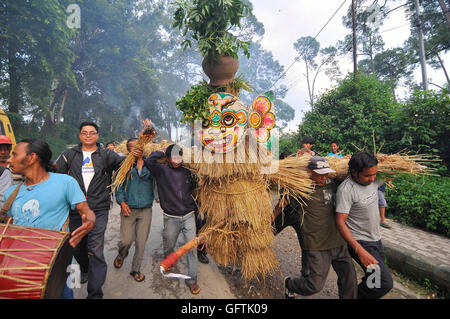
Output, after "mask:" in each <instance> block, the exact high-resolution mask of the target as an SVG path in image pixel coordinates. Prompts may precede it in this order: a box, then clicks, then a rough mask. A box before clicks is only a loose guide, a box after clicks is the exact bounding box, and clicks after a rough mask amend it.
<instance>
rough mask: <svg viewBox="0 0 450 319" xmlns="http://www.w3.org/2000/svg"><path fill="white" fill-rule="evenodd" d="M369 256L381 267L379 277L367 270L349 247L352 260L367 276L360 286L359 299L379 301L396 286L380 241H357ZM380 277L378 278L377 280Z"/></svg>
mask: <svg viewBox="0 0 450 319" xmlns="http://www.w3.org/2000/svg"><path fill="white" fill-rule="evenodd" d="M357 242H358V243H359V244H360V245H361V246H362V247H363V248H364V249H365V250H367V252H368V253H369V254H371V255H372V256H373V257H374V258H375V259H376V260H377V261H378V265H379V266H380V269H379V276H378V273H375V272H374V271H372V270H367V268H366V267H364V265H363V264H362V263H361V261H360V260H359V258H358V255H356V252H355V251H354V250H353V249H352V248H351V247H350V246H349V252H350V255H351V256H352V258H353V259H354V260H355V261H356V262H357V263H358V264H359V265H360V266H361V268H362V269H363V271H364V273H365V276H364V277H363V278H362V281H361V283H360V284H359V285H358V299H379V298H381V297H383V296H384V295H385V294H387V293H388V292H389V291H390V290H391V289H392V288H393V286H394V282H393V280H392V276H391V273H390V272H389V268H388V267H387V266H386V264H385V263H384V248H383V245H382V243H381V240H379V241H362V240H358V241H357ZM377 277H378V278H377Z"/></svg>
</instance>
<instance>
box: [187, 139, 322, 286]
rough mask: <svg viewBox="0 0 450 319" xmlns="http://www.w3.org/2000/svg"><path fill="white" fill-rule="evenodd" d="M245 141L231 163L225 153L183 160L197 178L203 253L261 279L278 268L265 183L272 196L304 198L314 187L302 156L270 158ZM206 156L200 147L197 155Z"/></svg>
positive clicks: (270, 156) (268, 193)
mask: <svg viewBox="0 0 450 319" xmlns="http://www.w3.org/2000/svg"><path fill="white" fill-rule="evenodd" d="M250 145H252V143H251V142H250V143H249V142H248V141H247V145H245V143H244V146H245V147H241V148H239V147H238V148H237V150H235V152H236V153H235V154H234V158H233V159H234V162H231V163H230V154H229V153H227V154H226V155H223V154H222V155H220V156H223V158H221V157H216V158H215V159H216V160H217V159H219V162H217V161H215V162H209V163H208V162H207V163H204V162H202V163H200V162H195V161H194V162H193V163H186V164H185V166H187V167H189V168H190V169H191V170H192V171H193V172H194V173H195V174H196V175H197V176H198V179H199V192H198V196H197V198H196V199H197V201H198V203H199V213H200V215H201V216H206V224H205V225H204V227H203V228H202V230H201V233H204V232H208V234H207V235H206V236H205V241H206V243H207V247H208V253H209V254H210V255H211V256H212V257H213V258H214V260H215V261H216V262H217V263H218V264H220V265H225V266H227V265H229V264H233V265H237V266H240V267H241V273H242V276H243V278H244V279H245V280H247V281H248V280H252V279H264V278H265V276H266V275H267V274H271V273H274V272H275V271H280V268H279V264H278V261H277V259H276V256H275V254H274V252H273V250H272V243H273V239H274V233H273V228H272V220H273V210H272V207H273V205H272V198H271V193H270V190H271V188H275V189H277V192H278V197H280V195H281V196H282V195H283V194H284V195H287V194H289V195H294V196H299V195H302V196H305V197H307V196H308V194H310V193H311V192H312V191H313V190H314V186H313V182H312V180H311V179H310V178H309V175H308V173H307V171H306V170H305V169H304V168H305V167H306V163H307V159H301V158H288V159H284V160H281V161H278V160H274V159H272V155H271V154H270V152H268V151H267V150H266V149H265V147H264V145H261V144H260V145H258V146H257V147H258V148H259V149H258V150H257V149H255V148H253V147H251V146H250ZM239 152H241V153H239ZM209 155H211V156H213V155H214V154H209ZM209 155H208V152H203V154H202V156H203V159H205V157H207V156H209ZM193 156H194V157H195V152H194V155H193ZM226 156H228V159H227V158H226ZM242 159H244V160H242ZM221 160H223V162H220V161H221ZM269 167H271V168H272V170H269V169H268V168H269ZM216 225H222V226H221V227H217V226H216Z"/></svg>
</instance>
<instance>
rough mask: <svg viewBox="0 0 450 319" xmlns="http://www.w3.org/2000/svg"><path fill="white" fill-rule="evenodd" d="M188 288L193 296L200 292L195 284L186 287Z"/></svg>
mask: <svg viewBox="0 0 450 319" xmlns="http://www.w3.org/2000/svg"><path fill="white" fill-rule="evenodd" d="M188 287H189V290H190V291H191V293H192V294H193V295H196V294H198V293H199V292H200V286H199V285H197V284H196V283H193V284H190V285H188Z"/></svg>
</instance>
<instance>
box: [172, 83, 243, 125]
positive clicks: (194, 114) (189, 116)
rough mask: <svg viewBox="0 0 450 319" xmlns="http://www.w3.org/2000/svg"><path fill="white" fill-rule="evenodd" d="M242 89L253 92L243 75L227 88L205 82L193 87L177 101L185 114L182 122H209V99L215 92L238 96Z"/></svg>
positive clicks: (177, 104)
mask: <svg viewBox="0 0 450 319" xmlns="http://www.w3.org/2000/svg"><path fill="white" fill-rule="evenodd" d="M241 89H244V90H246V91H249V92H250V91H252V88H251V87H250V85H249V84H248V82H247V81H245V80H243V79H242V75H239V76H238V77H236V78H235V79H234V80H233V82H231V83H230V84H228V85H227V86H223V87H220V86H210V85H209V84H208V83H207V82H206V81H205V80H203V81H201V82H200V83H199V84H197V85H193V86H192V87H191V88H190V89H189V90H188V91H187V92H186V94H185V95H184V96H183V97H181V98H179V99H177V101H176V106H177V108H178V109H179V110H180V111H182V112H183V117H182V119H181V122H183V123H191V124H192V125H193V124H194V121H195V120H201V121H202V122H204V121H207V120H208V117H209V106H208V98H209V96H210V95H211V94H213V93H215V92H231V93H232V94H233V95H235V96H238V95H239V92H240V90H241Z"/></svg>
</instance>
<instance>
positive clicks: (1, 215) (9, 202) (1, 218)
mask: <svg viewBox="0 0 450 319" xmlns="http://www.w3.org/2000/svg"><path fill="white" fill-rule="evenodd" d="M23 183H25V182H23ZM23 183H20V184H19V185H17V187H16V188H15V189H14V191H13V192H12V193H11V196H9V197H8V199H7V200H6V202H5V204H4V205H3V207H2V209H1V210H0V222H4V220H6V217H7V214H8V211H9V209H10V208H11V206H12V204H13V202H14V200H15V199H16V196H17V194H18V193H19V188H20V186H22V184H23Z"/></svg>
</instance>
